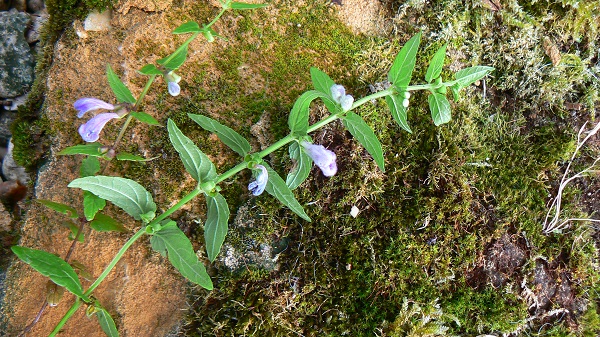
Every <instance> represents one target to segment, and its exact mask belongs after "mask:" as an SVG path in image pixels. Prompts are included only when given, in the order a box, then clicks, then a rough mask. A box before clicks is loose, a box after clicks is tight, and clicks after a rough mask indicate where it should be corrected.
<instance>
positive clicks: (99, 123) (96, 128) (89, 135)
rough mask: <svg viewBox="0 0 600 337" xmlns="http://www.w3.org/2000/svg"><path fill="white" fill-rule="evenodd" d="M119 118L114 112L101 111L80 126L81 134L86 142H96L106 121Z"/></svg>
mask: <svg viewBox="0 0 600 337" xmlns="http://www.w3.org/2000/svg"><path fill="white" fill-rule="evenodd" d="M115 118H119V115H117V114H116V113H114V112H107V113H101V114H97V115H96V116H94V117H93V118H92V119H90V120H89V121H87V123H85V124H82V125H81V126H80V127H79V134H80V135H81V138H83V140H84V141H86V142H95V141H97V140H98V138H99V137H100V132H101V131H102V128H103V127H104V125H106V123H107V122H108V121H109V120H111V119H115Z"/></svg>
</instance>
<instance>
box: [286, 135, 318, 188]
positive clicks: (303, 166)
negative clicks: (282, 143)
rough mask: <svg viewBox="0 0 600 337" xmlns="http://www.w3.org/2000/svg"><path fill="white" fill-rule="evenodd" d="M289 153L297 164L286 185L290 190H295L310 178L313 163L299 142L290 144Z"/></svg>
mask: <svg viewBox="0 0 600 337" xmlns="http://www.w3.org/2000/svg"><path fill="white" fill-rule="evenodd" d="M289 152H290V158H292V159H293V160H294V161H295V162H296V163H295V164H294V167H293V168H292V170H291V171H290V173H289V174H288V176H287V179H286V180H285V184H286V185H287V186H288V187H289V188H290V190H293V189H295V188H297V187H298V186H300V184H302V183H303V182H304V181H305V180H306V178H308V176H309V175H310V170H311V169H312V163H313V161H312V159H311V158H310V156H309V155H308V154H307V153H306V152H304V150H303V149H302V147H301V146H300V144H298V143H297V142H293V143H291V144H290V148H289Z"/></svg>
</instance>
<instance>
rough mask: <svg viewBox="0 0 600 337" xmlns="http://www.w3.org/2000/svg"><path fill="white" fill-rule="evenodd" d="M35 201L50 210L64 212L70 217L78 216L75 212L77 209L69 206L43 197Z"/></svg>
mask: <svg viewBox="0 0 600 337" xmlns="http://www.w3.org/2000/svg"><path fill="white" fill-rule="evenodd" d="M36 201H37V202H39V203H40V204H42V205H44V206H46V207H48V208H50V209H51V210H55V211H57V212H59V213H62V214H65V215H67V216H68V217H70V218H73V219H76V218H78V217H79V215H78V214H77V210H76V209H75V208H73V207H71V206H68V205H65V204H61V203H58V202H54V201H50V200H44V199H37V200H36Z"/></svg>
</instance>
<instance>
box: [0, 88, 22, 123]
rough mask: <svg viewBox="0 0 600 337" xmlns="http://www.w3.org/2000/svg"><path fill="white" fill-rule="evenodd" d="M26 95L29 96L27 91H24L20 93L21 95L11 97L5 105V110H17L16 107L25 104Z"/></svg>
mask: <svg viewBox="0 0 600 337" xmlns="http://www.w3.org/2000/svg"><path fill="white" fill-rule="evenodd" d="M27 97H29V92H26V93H25V94H24V95H21V96H18V97H15V98H13V99H11V100H10V102H11V104H10V105H9V106H7V107H6V110H8V111H17V109H18V108H19V105H23V104H25V102H26V101H27ZM0 119H1V118H0Z"/></svg>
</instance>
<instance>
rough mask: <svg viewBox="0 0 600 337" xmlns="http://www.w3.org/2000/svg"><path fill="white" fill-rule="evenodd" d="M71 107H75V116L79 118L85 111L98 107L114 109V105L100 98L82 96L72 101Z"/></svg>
mask: <svg viewBox="0 0 600 337" xmlns="http://www.w3.org/2000/svg"><path fill="white" fill-rule="evenodd" d="M73 107H75V109H77V111H78V112H77V117H79V118H81V117H83V115H85V113H86V112H88V111H92V110H98V109H106V110H114V109H115V106H114V105H112V104H110V103H106V102H104V101H103V100H101V99H97V98H93V97H84V98H80V99H78V100H76V101H75V103H73Z"/></svg>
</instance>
